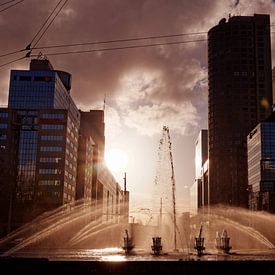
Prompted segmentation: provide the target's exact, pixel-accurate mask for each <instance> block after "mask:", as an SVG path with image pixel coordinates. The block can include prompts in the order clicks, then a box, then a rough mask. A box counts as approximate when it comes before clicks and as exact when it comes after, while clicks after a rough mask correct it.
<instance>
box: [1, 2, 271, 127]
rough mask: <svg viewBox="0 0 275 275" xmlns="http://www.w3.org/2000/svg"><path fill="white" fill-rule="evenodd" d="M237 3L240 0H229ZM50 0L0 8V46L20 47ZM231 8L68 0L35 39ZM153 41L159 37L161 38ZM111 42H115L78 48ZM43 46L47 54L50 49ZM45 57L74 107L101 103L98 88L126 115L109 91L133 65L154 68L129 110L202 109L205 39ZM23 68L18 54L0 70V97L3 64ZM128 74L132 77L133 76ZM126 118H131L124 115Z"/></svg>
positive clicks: (192, 22) (103, 32) (188, 25)
mask: <svg viewBox="0 0 275 275" xmlns="http://www.w3.org/2000/svg"><path fill="white" fill-rule="evenodd" d="M236 2H239V1H235V2H234V3H236ZM56 3H57V1H52V0H44V1H38V0H28V1H24V2H23V3H22V4H20V5H18V6H16V7H14V8H11V9H10V10H8V11H6V12H3V13H1V14H0V30H1V33H0V35H1V41H2V43H1V45H0V53H5V52H9V51H12V50H14V49H21V48H24V47H25V46H26V45H27V44H28V43H29V42H30V41H31V39H32V37H33V36H34V35H35V33H36V31H37V30H38V29H39V28H40V26H41V25H42V23H43V21H44V20H45V18H46V17H47V16H48V14H49V12H50V11H51V10H52V9H53V8H54V6H55V5H56ZM247 3H248V2H247V1H240V3H238V5H235V6H238V9H244V5H245V4H247ZM270 5H272V4H271V1H259V3H258V4H257V6H258V7H259V8H261V11H265V12H271V9H269V8H270ZM254 8H255V7H254ZM232 9H233V11H234V8H232V1H231V0H228V1H227V0H223V1H218V0H216V1H213V0H205V1H200V0H193V1H187V0H155V1H152V0H139V1H128V0H114V1H109V0H96V1H86V0H78V1H76V0H70V1H69V2H68V3H67V4H66V6H65V8H64V9H63V11H62V13H61V14H60V15H59V16H58V17H57V18H56V20H55V22H54V24H53V25H52V26H51V27H50V29H49V30H48V32H47V33H46V35H45V36H44V38H43V39H42V40H41V41H40V43H39V45H52V44H60V43H61V44H63V43H78V42H88V41H102V40H113V39H120V38H127V37H140V36H151V35H163V34H175V33H184V32H196V31H207V30H208V29H209V28H210V27H211V26H213V25H214V24H216V23H217V22H218V20H219V19H220V18H221V17H223V16H225V15H226V14H228V12H230V11H232ZM198 38H206V35H202V36H200V37H194V36H188V37H182V38H177V39H169V41H178V40H192V39H198ZM158 41H159V42H164V41H168V39H166V40H165V39H162V40H158ZM147 42H148V43H150V42H152V41H147ZM139 43H144V42H139ZM132 44H133V43H130V44H128V45H132ZM134 44H137V42H136V43H134ZM113 45H115V46H118V45H122V44H112V45H101V46H93V47H91V46H89V47H83V48H78V49H91V48H98V47H109V46H113ZM123 45H125V44H123ZM58 51H61V50H58ZM36 52H37V53H38V51H36ZM43 52H44V53H50V52H52V50H44V51H43ZM20 56H23V53H21V54H19V55H15V56H14V58H16V57H20ZM11 58H13V57H9V58H6V59H1V63H2V61H3V63H4V62H6V61H9V60H11ZM49 58H50V60H51V62H52V63H53V65H54V67H55V68H56V69H61V70H67V71H69V72H71V73H72V75H73V89H72V95H73V97H74V98H75V101H76V103H77V104H79V105H80V106H84V107H89V106H93V105H94V104H96V103H98V102H99V101H101V102H102V101H103V98H104V94H105V93H107V94H108V97H109V102H111V103H112V104H113V107H114V108H117V110H118V112H119V115H120V111H121V114H124V115H128V114H129V113H128V112H126V113H125V108H123V107H121V106H119V104H120V102H119V101H117V100H116V98H117V97H118V98H121V96H122V95H121V94H122V92H123V91H125V87H123V81H122V80H123V79H125V77H126V78H127V77H128V78H129V81H133V82H134V81H137V76H136V74H135V72H137V71H138V72H145V73H147V74H148V75H149V76H150V75H151V74H155V77H154V78H152V79H150V77H149V79H150V81H149V80H148V81H147V82H146V83H143V84H142V83H140V84H139V86H138V87H137V90H136V92H137V93H142V91H145V95H144V97H143V98H141V97H139V96H137V97H136V101H135V103H133V102H132V101H131V102H127V101H125V102H124V104H126V105H127V104H131V106H132V108H133V111H137V112H138V110H146V111H147V112H148V114H150V112H149V109H150V107H152V111H153V112H156V110H157V107H156V106H159V107H160V106H162V107H161V109H162V110H164V109H165V110H166V106H165V107H164V105H163V104H164V103H165V104H169V103H171V104H172V105H171V106H175V108H176V110H174V111H175V112H172V111H171V110H170V111H171V112H169V110H166V111H165V112H164V111H162V114H163V116H165V114H166V113H167V117H169V118H171V115H173V113H175V114H176V113H177V112H178V111H179V109H180V108H181V107H182V104H185V106H191V107H190V108H191V109H192V114H194V112H193V111H194V109H195V110H196V109H197V112H195V113H197V115H198V116H199V115H204V116H206V108H205V107H203V105H204V106H206V104H207V92H206V91H207V85H206V84H207V83H205V81H206V79H207V68H206V67H207V44H206V42H197V43H191V44H184V45H174V46H161V47H154V48H143V49H131V50H118V51H108V52H101V53H90V54H77V55H70V56H69V55H66V56H49ZM27 67H28V61H22V62H21V63H15V64H13V65H11V66H7V67H5V68H4V69H3V68H2V69H1V70H0V79H1V83H0V89H1V90H0V102H2V103H3V102H6V101H7V89H8V77H9V70H10V69H11V68H27ZM156 72H157V73H156ZM131 76H133V77H134V78H133V79H132V80H131ZM133 85H135V84H134V83H133ZM133 93H134V91H133ZM173 104H174V105H173ZM177 108H178V109H177ZM201 112H203V113H201ZM127 120H129V119H127ZM197 123H198V118H197V119H196V121H193V125H197ZM128 124H129V125H130V124H131V123H130V122H129V121H128ZM132 124H133V125H134V124H138V122H137V121H135V122H133V123H132Z"/></svg>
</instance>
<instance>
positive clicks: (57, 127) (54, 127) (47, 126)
mask: <svg viewBox="0 0 275 275" xmlns="http://www.w3.org/2000/svg"><path fill="white" fill-rule="evenodd" d="M41 127H42V129H43V130H63V129H64V125H62V124H42V126H41Z"/></svg>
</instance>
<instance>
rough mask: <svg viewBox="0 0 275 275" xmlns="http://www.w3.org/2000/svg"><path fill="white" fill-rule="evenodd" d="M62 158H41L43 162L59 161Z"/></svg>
mask: <svg viewBox="0 0 275 275" xmlns="http://www.w3.org/2000/svg"><path fill="white" fill-rule="evenodd" d="M60 161H61V158H40V162H42V163H59V162H60Z"/></svg>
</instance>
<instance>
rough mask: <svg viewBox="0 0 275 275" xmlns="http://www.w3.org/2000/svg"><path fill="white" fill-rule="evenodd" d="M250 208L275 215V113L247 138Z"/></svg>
mask: <svg viewBox="0 0 275 275" xmlns="http://www.w3.org/2000/svg"><path fill="white" fill-rule="evenodd" d="M247 152H248V187H249V188H248V189H249V208H250V209H251V210H265V211H270V212H273V213H275V113H273V114H272V115H271V116H270V117H269V118H268V119H267V120H266V121H265V122H261V123H259V124H258V125H257V126H256V127H255V128H254V129H253V130H252V131H251V132H250V133H249V135H248V136H247Z"/></svg>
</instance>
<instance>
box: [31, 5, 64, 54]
mask: <svg viewBox="0 0 275 275" xmlns="http://www.w3.org/2000/svg"><path fill="white" fill-rule="evenodd" d="M62 1H63V0H60V1H59V2H58V3H57V4H56V6H55V7H54V9H53V10H52V12H51V13H50V14H49V16H48V17H47V18H46V20H45V22H44V23H43V24H42V26H41V27H40V29H39V30H38V31H37V32H36V34H35V36H34V37H33V39H32V40H31V42H30V43H29V45H28V46H27V47H26V49H30V48H31V44H32V43H33V41H34V40H35V39H36V37H37V36H38V35H39V33H40V32H41V31H42V29H43V28H44V27H45V25H46V24H47V23H48V21H49V20H50V18H51V17H52V15H53V14H54V12H55V11H56V9H57V8H58V6H59V5H60V3H61V2H62Z"/></svg>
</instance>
